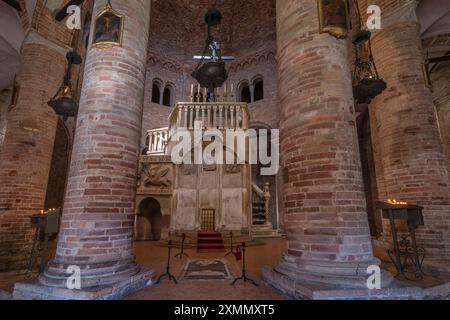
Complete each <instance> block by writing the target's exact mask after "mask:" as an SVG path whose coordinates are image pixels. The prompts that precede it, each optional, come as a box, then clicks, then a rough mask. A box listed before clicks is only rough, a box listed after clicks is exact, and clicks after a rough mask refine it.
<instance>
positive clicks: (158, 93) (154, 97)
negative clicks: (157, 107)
mask: <svg viewBox="0 0 450 320" xmlns="http://www.w3.org/2000/svg"><path fill="white" fill-rule="evenodd" d="M160 96H161V91H160V89H159V86H158V84H157V83H156V82H155V83H153V88H152V102H153V103H159V98H160Z"/></svg>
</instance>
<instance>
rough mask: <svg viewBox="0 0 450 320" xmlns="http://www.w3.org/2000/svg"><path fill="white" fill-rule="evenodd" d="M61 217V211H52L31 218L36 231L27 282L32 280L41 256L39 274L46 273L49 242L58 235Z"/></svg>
mask: <svg viewBox="0 0 450 320" xmlns="http://www.w3.org/2000/svg"><path fill="white" fill-rule="evenodd" d="M60 215H61V210H56V209H52V210H50V211H48V212H46V213H45V214H44V213H42V214H39V215H33V216H31V221H30V222H31V225H32V227H34V228H35V229H36V230H35V233H34V238H33V245H32V250H31V256H30V260H29V261H28V269H27V272H26V274H25V279H26V280H28V279H30V278H31V275H32V273H33V268H34V266H35V264H36V261H37V260H38V259H39V256H40V262H39V274H41V273H43V272H44V271H45V267H46V258H47V254H48V252H47V250H48V242H49V239H50V237H51V236H53V235H56V234H57V233H58V229H59V217H60Z"/></svg>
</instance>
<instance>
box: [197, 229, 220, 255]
mask: <svg viewBox="0 0 450 320" xmlns="http://www.w3.org/2000/svg"><path fill="white" fill-rule="evenodd" d="M224 251H225V247H224V245H223V239H222V234H221V233H219V232H215V231H200V232H199V233H198V235H197V252H199V253H209V252H224Z"/></svg>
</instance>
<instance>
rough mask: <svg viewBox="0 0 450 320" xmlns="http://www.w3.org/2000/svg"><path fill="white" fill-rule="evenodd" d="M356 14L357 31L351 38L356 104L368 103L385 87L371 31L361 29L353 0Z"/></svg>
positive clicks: (359, 18)
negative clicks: (353, 54)
mask: <svg viewBox="0 0 450 320" xmlns="http://www.w3.org/2000/svg"><path fill="white" fill-rule="evenodd" d="M353 3H354V5H355V9H356V13H357V15H358V32H357V33H356V35H355V36H354V37H353V39H352V43H353V46H354V50H355V66H354V71H353V95H354V98H355V101H356V103H357V104H360V103H370V102H371V101H372V99H374V98H375V97H376V96H378V95H379V94H381V93H382V92H383V91H384V90H385V89H386V87H387V85H386V82H385V81H384V80H383V79H381V78H380V76H379V75H378V71H377V68H376V66H375V61H374V59H373V54H372V45H371V42H370V39H371V36H372V33H371V32H370V30H368V29H363V28H362V27H361V26H362V19H361V14H360V11H359V6H358V2H357V0H353Z"/></svg>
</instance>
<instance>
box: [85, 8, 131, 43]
mask: <svg viewBox="0 0 450 320" xmlns="http://www.w3.org/2000/svg"><path fill="white" fill-rule="evenodd" d="M124 21H125V17H124V16H123V15H121V14H119V13H118V12H117V11H115V10H114V9H113V8H112V6H111V3H110V1H108V3H107V4H106V6H105V8H104V9H103V11H102V12H100V13H99V14H98V15H97V18H96V20H95V27H94V36H93V46H96V47H99V46H102V45H118V46H121V45H122V40H123V27H124Z"/></svg>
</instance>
